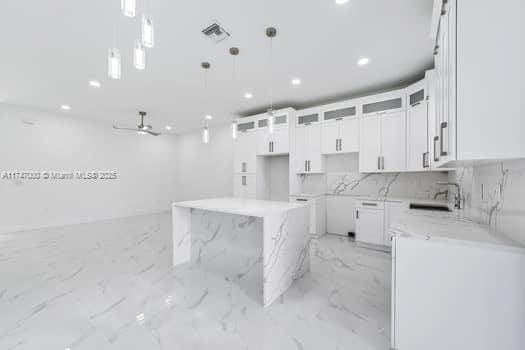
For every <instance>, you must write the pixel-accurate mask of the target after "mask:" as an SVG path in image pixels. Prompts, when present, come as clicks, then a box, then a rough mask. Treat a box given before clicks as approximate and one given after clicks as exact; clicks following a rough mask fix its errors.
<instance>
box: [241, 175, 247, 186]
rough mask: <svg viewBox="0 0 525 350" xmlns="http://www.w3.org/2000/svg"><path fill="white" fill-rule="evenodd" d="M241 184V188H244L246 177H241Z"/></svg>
mask: <svg viewBox="0 0 525 350" xmlns="http://www.w3.org/2000/svg"><path fill="white" fill-rule="evenodd" d="M241 184H242V185H243V186H246V176H243V177H242V180H241Z"/></svg>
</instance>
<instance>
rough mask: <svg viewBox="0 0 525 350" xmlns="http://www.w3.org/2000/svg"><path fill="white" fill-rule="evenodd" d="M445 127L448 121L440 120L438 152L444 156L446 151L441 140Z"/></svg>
mask: <svg viewBox="0 0 525 350" xmlns="http://www.w3.org/2000/svg"><path fill="white" fill-rule="evenodd" d="M446 128H448V123H447V122H442V123H441V125H440V154H441V155H442V156H446V155H447V152H446V151H445V142H444V140H443V136H444V130H445V129H446Z"/></svg>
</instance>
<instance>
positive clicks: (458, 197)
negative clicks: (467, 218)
mask: <svg viewBox="0 0 525 350" xmlns="http://www.w3.org/2000/svg"><path fill="white" fill-rule="evenodd" d="M437 184H438V185H443V186H455V187H456V190H457V192H456V194H455V195H454V208H456V209H463V208H462V202H463V198H461V187H460V186H459V183H457V182H438V183H437Z"/></svg>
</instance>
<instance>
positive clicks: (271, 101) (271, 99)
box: [270, 38, 273, 111]
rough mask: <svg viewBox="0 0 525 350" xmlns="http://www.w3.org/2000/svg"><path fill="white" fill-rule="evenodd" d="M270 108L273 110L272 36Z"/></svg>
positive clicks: (271, 51) (271, 46) (271, 39)
mask: <svg viewBox="0 0 525 350" xmlns="http://www.w3.org/2000/svg"><path fill="white" fill-rule="evenodd" d="M270 110H271V111H273V38H270Z"/></svg>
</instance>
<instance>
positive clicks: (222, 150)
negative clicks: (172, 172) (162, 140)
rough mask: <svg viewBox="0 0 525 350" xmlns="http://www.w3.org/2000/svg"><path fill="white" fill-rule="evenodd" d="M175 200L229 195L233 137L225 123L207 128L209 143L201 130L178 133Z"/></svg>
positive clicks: (231, 188)
mask: <svg viewBox="0 0 525 350" xmlns="http://www.w3.org/2000/svg"><path fill="white" fill-rule="evenodd" d="M177 145H178V146H177V149H178V162H177V163H178V173H177V188H178V193H177V194H178V196H177V197H178V199H179V200H194V199H201V198H213V197H232V196H233V139H232V137H231V129H230V126H229V125H224V126H220V127H210V143H208V144H203V143H202V130H196V131H193V132H189V133H184V134H180V135H178V138H177Z"/></svg>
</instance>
